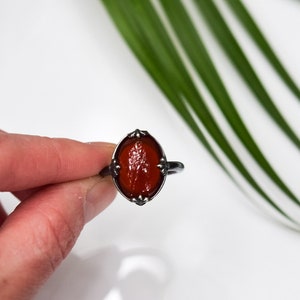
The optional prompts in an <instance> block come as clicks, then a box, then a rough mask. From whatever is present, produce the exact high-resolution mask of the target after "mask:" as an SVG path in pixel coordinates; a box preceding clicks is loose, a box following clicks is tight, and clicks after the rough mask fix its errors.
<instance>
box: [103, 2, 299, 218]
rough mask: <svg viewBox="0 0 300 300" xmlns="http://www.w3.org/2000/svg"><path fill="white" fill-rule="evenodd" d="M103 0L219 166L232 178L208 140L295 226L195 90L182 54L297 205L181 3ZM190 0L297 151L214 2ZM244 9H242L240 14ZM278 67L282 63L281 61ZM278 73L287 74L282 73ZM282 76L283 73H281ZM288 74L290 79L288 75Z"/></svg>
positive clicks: (254, 155)
mask: <svg viewBox="0 0 300 300" xmlns="http://www.w3.org/2000/svg"><path fill="white" fill-rule="evenodd" d="M102 1H103V3H104V4H105V6H106V8H107V10H108V12H109V13H110V15H111V17H112V19H113V20H114V22H115V24H116V26H117V28H118V29H119V31H120V32H121V34H122V35H123V37H124V38H125V40H126V41H127V43H128V45H129V46H130V47H131V49H132V50H133V52H134V53H135V55H136V56H137V58H138V59H139V60H140V62H141V63H142V64H143V66H144V67H145V69H146V70H147V71H148V72H149V74H150V75H151V76H152V78H153V79H154V81H155V82H156V83H157V85H158V86H159V87H160V89H161V90H162V91H163V93H164V94H165V95H166V97H167V98H168V99H169V101H170V102H171V103H172V105H173V106H174V107H175V109H176V110H177V111H178V112H179V113H180V114H181V116H182V117H183V119H184V120H185V121H186V122H187V124H188V125H189V126H190V128H191V129H192V130H193V132H194V133H195V134H196V136H197V137H198V138H199V140H200V141H201V142H202V144H203V145H204V146H205V148H206V149H207V150H208V151H209V153H210V154H211V155H212V157H213V158H214V159H215V161H216V162H217V163H218V164H219V165H220V166H221V168H222V169H223V170H224V171H225V172H226V173H227V174H228V175H229V176H230V177H231V178H232V179H233V180H235V179H234V176H232V174H231V172H230V170H229V169H228V168H227V167H226V166H225V165H224V163H223V162H222V159H221V158H220V156H219V154H217V152H216V151H215V150H214V146H213V144H212V141H211V138H212V139H213V140H214V143H215V144H216V145H218V147H219V149H221V150H222V151H223V153H224V154H225V156H226V157H227V158H228V159H229V161H230V162H231V163H232V165H233V166H234V167H235V168H236V170H238V172H239V173H240V174H241V175H242V176H243V178H244V179H245V180H246V181H247V182H248V184H249V185H250V186H252V188H253V189H254V190H255V191H256V192H257V193H258V194H259V195H260V196H261V197H262V198H263V199H264V200H265V201H266V202H267V203H269V205H270V206H271V207H272V208H273V209H274V210H275V211H277V212H278V213H279V214H281V215H282V216H284V217H285V218H286V219H288V220H289V221H291V222H292V223H294V224H298V223H297V220H295V219H294V218H293V217H291V216H290V215H289V214H288V213H287V212H286V211H285V210H284V209H283V208H281V206H280V205H279V204H278V203H277V202H276V201H275V200H274V199H272V198H271V197H270V196H269V195H268V193H267V192H266V191H265V190H264V188H263V187H262V186H261V185H260V184H259V183H258V180H257V179H255V178H254V176H253V175H252V174H251V173H250V172H249V170H248V169H247V167H246V166H245V164H244V163H243V162H242V160H241V159H240V158H239V155H238V153H236V151H235V150H234V148H233V147H232V145H231V144H230V141H229V140H228V138H227V137H226V135H225V134H224V133H223V131H222V128H221V127H220V125H219V123H218V121H217V120H216V119H215V117H214V114H213V113H212V112H211V110H210V108H209V106H208V105H207V103H206V100H205V97H204V95H203V94H202V93H201V91H200V90H199V88H197V84H196V83H195V78H194V77H193V76H192V75H191V72H190V70H189V68H188V66H187V64H186V62H185V57H183V55H184V56H186V57H187V58H188V59H189V62H190V63H191V64H192V66H193V68H194V69H195V71H196V73H197V74H198V76H199V78H200V79H201V80H202V82H203V83H204V84H205V85H206V87H207V89H208V91H209V92H210V94H211V95H212V98H213V99H214V101H215V103H216V105H217V106H218V107H219V109H220V111H221V112H222V114H223V115H224V117H225V119H226V120H227V122H228V124H229V125H230V127H231V128H232V130H233V132H234V133H235V134H236V136H237V137H238V139H239V140H240V142H241V143H242V144H243V146H244V147H245V149H247V151H248V152H249V154H250V155H251V156H252V158H253V160H254V161H255V162H256V163H257V165H258V166H260V168H261V169H262V170H263V171H264V172H265V174H266V175H267V176H268V177H269V179H270V180H272V181H273V182H274V184H275V185H276V186H277V187H278V188H279V189H280V190H281V191H282V192H283V193H284V194H285V195H286V196H287V198H288V199H290V201H292V202H293V203H294V204H296V205H300V201H299V199H298V198H297V196H296V195H295V194H294V193H293V192H292V191H291V189H290V188H289V187H288V186H287V184H286V183H284V181H283V180H282V179H281V178H280V176H279V175H278V174H277V173H276V171H275V170H274V168H273V167H272V166H271V164H270V163H269V162H268V160H267V159H266V158H265V156H264V155H263V153H262V151H261V150H260V149H259V147H258V145H257V143H256V142H255V140H254V138H253V137H252V136H251V134H250V132H249V130H248V129H247V127H246V125H245V123H244V121H243V120H242V118H241V116H240V114H239V112H238V110H237V109H236V107H235V105H234V102H233V100H232V99H231V97H230V95H229V93H228V91H227V89H226V87H225V85H224V83H223V81H222V79H221V76H220V75H219V73H218V71H217V69H216V67H215V66H214V63H213V60H212V59H211V57H210V55H209V52H208V51H207V49H206V47H205V43H204V42H203V39H202V37H201V34H200V33H199V31H198V30H197V29H196V27H195V26H194V24H193V22H192V18H191V17H190V16H189V13H188V10H186V8H185V6H184V5H183V4H182V2H181V1H179V0H160V1H156V2H155V3H153V2H151V1H139V0H102ZM229 2H230V6H231V7H232V8H233V7H235V4H234V3H235V2H239V1H237V0H235V1H229V0H228V3H229ZM195 4H196V6H197V7H198V8H199V12H200V15H202V16H203V18H204V19H205V20H206V22H207V24H208V25H209V27H210V28H211V30H212V32H213V34H214V35H215V36H216V39H217V40H218V42H219V43H220V45H221V46H222V48H223V49H224V52H225V53H226V54H227V55H228V57H229V58H230V59H231V61H232V64H233V65H234V66H235V67H236V69H237V70H238V72H239V73H240V75H241V77H242V78H243V79H244V80H245V82H246V83H247V84H248V86H249V89H250V90H252V92H253V93H254V94H255V95H256V99H257V100H258V101H259V103H260V104H261V105H262V106H263V107H264V108H265V109H266V111H267V112H268V114H269V115H270V117H271V118H272V119H273V120H274V121H275V123H276V124H277V125H278V126H279V127H280V128H281V129H282V130H283V132H284V133H285V134H286V135H287V136H288V137H289V138H290V140H291V141H292V142H293V143H294V144H295V146H296V147H298V148H299V149H300V141H299V138H298V137H297V135H296V133H295V132H294V131H293V130H292V129H291V127H290V126H289V125H288V122H286V120H285V119H284V117H283V116H282V115H281V113H280V112H279V110H278V109H277V108H276V106H275V105H274V103H273V101H272V99H271V97H270V96H269V95H268V93H267V91H266V89H265V88H264V86H263V84H262V83H261V81H260V79H259V77H258V76H257V75H256V73H255V71H254V69H253V68H252V66H251V64H250V63H249V61H248V59H247V57H246V55H245V54H244V53H243V51H242V49H241V48H240V47H239V45H238V43H237V41H236V39H235V37H234V36H233V34H232V33H231V31H230V29H229V27H228V26H227V25H226V22H225V21H224V19H223V17H222V15H221V13H220V11H219V10H218V8H217V7H216V6H215V5H214V3H213V1H207V0H195ZM240 7H242V8H243V6H238V5H237V8H239V10H235V12H236V11H238V12H239V11H240ZM245 11H246V10H243V13H244V12H245ZM240 15H241V13H238V16H240ZM247 16H248V19H250V20H251V22H252V23H251V22H249V20H248V22H247V24H250V23H251V24H254V22H253V20H252V19H251V17H250V15H249V14H247ZM166 22H167V23H166ZM255 28H257V27H255ZM172 34H174V36H175V39H176V41H175V40H174V36H172ZM253 37H255V35H253ZM182 52H183V54H182ZM267 54H268V52H267ZM267 54H266V55H267ZM277 61H278V60H277ZM275 65H276V64H275ZM277 65H278V64H277ZM280 66H282V65H281V64H280ZM281 73H282V72H281ZM283 73H284V74H287V73H286V72H285V71H284V72H283ZM284 76H285V77H286V75H284ZM288 78H290V77H289V76H288ZM288 82H289V80H288ZM199 123H200V124H201V125H200V126H199ZM208 137H209V138H208ZM236 183H237V182H236Z"/></svg>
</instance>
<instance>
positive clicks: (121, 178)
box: [114, 130, 165, 205]
mask: <svg viewBox="0 0 300 300" xmlns="http://www.w3.org/2000/svg"><path fill="white" fill-rule="evenodd" d="M114 159H115V163H116V165H117V167H118V175H117V176H116V177H115V178H114V180H115V183H116V185H117V187H118V189H119V190H120V192H121V193H122V194H123V195H124V196H125V197H127V198H128V199H130V200H131V201H134V202H136V203H137V204H139V205H143V204H145V203H146V202H147V201H149V200H151V199H152V198H153V197H154V196H155V195H156V194H157V193H158V192H159V191H160V189H161V187H162V185H163V183H164V180H165V176H164V175H163V172H162V171H161V168H160V164H161V159H165V155H164V153H163V150H162V149H161V147H160V145H159V144H158V143H157V141H156V140H155V139H154V138H153V137H152V136H151V135H150V134H149V133H148V132H147V131H140V130H136V131H134V132H133V133H131V134H129V135H128V136H127V137H126V138H125V139H123V140H122V141H121V143H120V144H119V146H118V147H117V149H116V151H115V154H114Z"/></svg>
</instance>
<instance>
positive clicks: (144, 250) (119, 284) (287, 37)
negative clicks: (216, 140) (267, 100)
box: [0, 0, 300, 300]
mask: <svg viewBox="0 0 300 300" xmlns="http://www.w3.org/2000/svg"><path fill="white" fill-rule="evenodd" d="M218 2H222V1H218ZM247 4H248V5H249V8H250V9H251V11H252V12H253V14H254V15H255V17H256V18H257V21H258V22H259V24H260V25H261V26H262V27H263V28H264V31H265V32H266V34H267V35H268V36H269V38H270V41H271V43H272V45H273V46H274V47H275V49H276V50H277V52H278V54H279V55H280V57H281V58H282V60H283V61H284V63H285V64H286V66H287V68H288V69H289V71H290V72H291V73H292V75H293V76H294V77H295V78H296V81H297V83H298V85H299V83H300V62H299V61H300V59H299V53H300V43H299V28H300V3H299V2H298V1H296V0H265V1H259V0H255V1H247ZM244 42H245V43H248V41H247V39H245V40H244ZM249 47H250V48H249V49H251V45H250V44H249ZM251 53H255V52H252V51H251ZM251 53H250V54H251ZM217 54H218V53H217ZM220 57H221V58H222V56H220ZM257 59H258V63H257V66H258V67H259V68H260V71H261V72H264V73H263V74H264V75H263V78H264V80H265V81H266V83H267V84H269V86H270V87H271V88H270V92H271V93H273V94H275V96H277V97H278V99H279V100H278V106H279V107H280V109H281V110H282V111H283V113H284V114H285V115H286V116H287V117H288V118H289V120H290V121H291V124H292V126H293V127H294V128H295V130H296V132H298V134H299V132H300V131H299V128H300V121H299V120H300V118H299V116H300V106H299V102H297V101H296V100H295V99H294V98H293V96H291V95H290V94H289V93H287V92H286V90H285V89H284V88H283V87H282V86H280V85H279V84H277V83H276V84H275V81H276V78H273V77H274V76H273V77H272V72H271V70H270V68H268V66H266V65H265V64H263V63H260V58H259V56H257ZM225 64H226V63H225ZM229 71H230V70H229ZM230 72H231V71H230ZM234 76H235V75H233V78H234ZM237 80H238V79H237ZM273 80H274V81H273ZM268 81H269V82H268ZM233 85H235V86H236V88H237V90H236V91H235V92H233V93H236V95H242V97H240V98H239V100H240V102H237V106H238V107H239V109H241V112H242V113H243V115H244V117H246V119H247V121H246V122H248V123H247V124H249V125H251V126H252V127H251V126H250V127H251V128H252V129H251V130H252V132H253V133H254V134H255V137H256V138H257V140H258V142H259V143H260V145H261V146H262V147H263V148H264V149H265V151H266V155H267V156H268V158H269V159H270V160H271V161H272V163H274V164H275V165H277V169H278V170H279V171H281V173H282V176H283V177H284V178H285V179H286V180H287V181H288V182H289V183H290V185H291V186H292V187H293V188H294V190H295V192H296V193H297V195H298V196H300V187H299V186H300V184H299V182H300V180H299V178H300V176H299V175H300V174H299V170H300V168H299V166H300V160H299V152H297V151H296V150H295V149H294V148H293V147H292V146H290V144H289V143H288V142H287V141H286V140H285V138H283V137H282V134H281V133H280V132H279V131H277V129H276V128H275V127H274V126H273V125H272V122H270V121H269V120H268V119H267V118H266V117H265V115H264V114H263V113H262V111H261V109H260V108H259V107H258V106H257V104H255V102H254V101H251V99H250V98H251V96H250V93H249V92H247V91H244V89H243V87H242V85H241V87H240V84H239V82H238V81H233ZM249 103H251V104H250V105H249ZM0 104H1V106H0V127H1V128H2V129H3V130H6V131H8V132H18V133H27V134H37V135H47V136H52V137H54V136H55V137H68V138H73V139H78V140H81V141H95V140H97V141H98V140H103V141H110V142H115V143H117V142H118V141H119V140H120V139H122V138H123V136H125V135H126V134H127V133H128V132H130V131H132V130H134V129H136V128H139V129H143V130H144V129H145V130H148V131H149V132H150V133H151V134H152V135H153V136H155V137H156V138H157V140H159V141H160V142H161V144H162V146H163V148H164V150H165V152H166V154H167V157H168V159H169V160H180V161H182V162H184V164H185V166H186V169H185V171H184V172H183V173H182V174H180V175H176V176H172V177H169V178H168V179H167V182H166V185H165V187H164V188H163V190H162V191H161V193H160V194H159V196H158V197H157V198H156V199H155V200H153V201H152V202H151V203H149V204H147V205H146V206H144V207H137V206H135V205H133V204H131V203H129V202H127V201H126V200H124V199H123V198H122V197H121V196H118V197H117V198H116V200H115V201H114V203H113V204H112V205H111V206H110V207H109V208H108V209H107V210H106V211H105V212H104V213H103V214H101V215H100V216H98V217H97V218H96V219H95V220H93V221H92V222H90V223H89V224H88V225H87V226H86V227H85V229H84V230H83V232H82V235H81V236H80V238H79V240H78V242H77V244H76V246H75V247H74V249H73V251H72V253H71V254H70V256H69V257H68V258H67V259H66V261H65V262H64V263H63V264H62V265H61V267H60V268H59V269H58V270H57V272H56V273H55V274H54V275H53V276H52V278H51V279H50V280H49V281H48V282H47V284H46V285H45V286H44V287H43V289H42V290H41V291H40V293H39V295H37V297H36V300H54V299H55V300H63V299H64V300H65V299H88V300H90V299H101V300H135V299H139V300H141V299H142V300H160V299H166V300H181V299H188V300H194V299H195V300H196V299H197V300H198V299H204V300H207V299H208V300H211V299H230V300H235V299H245V300H247V299H249V300H250V299H251V300H252V299H272V300H277V299H278V300H281V299H289V300H293V299H299V295H300V284H299V278H300V258H299V253H300V235H299V233H297V232H295V231H292V230H290V229H287V228H286V227H284V226H282V225H281V224H279V223H277V222H274V221H273V219H271V218H269V217H267V216H266V215H265V214H264V213H262V210H261V209H259V208H258V207H257V206H256V205H253V204H252V202H251V201H249V199H248V198H246V197H245V196H244V194H242V193H241V192H240V191H239V190H238V189H237V188H236V186H235V185H234V184H233V183H232V182H231V181H230V179H228V178H227V177H226V175H225V174H224V173H223V172H222V171H221V170H220V169H219V167H217V166H216V164H215V163H214V162H213V160H212V159H211V158H210V156H209V155H208V154H207V153H206V151H205V150H204V149H203V147H202V146H201V145H200V143H199V142H198V140H197V139H196V138H195V136H194V135H193V134H192V133H191V132H190V130H189V129H188V127H187V126H186V125H185V124H184V123H183V121H181V119H180V118H179V116H178V115H177V114H176V113H175V112H174V110H173V109H172V108H171V106H170V105H169V104H168V103H167V101H166V100H165V98H164V97H163V96H162V94H161V93H160V91H159V90H158V89H157V88H156V86H155V85H154V83H153V82H152V81H151V80H150V79H149V77H148V75H147V74H146V73H145V72H144V70H143V68H142V67H141V66H140V65H139V63H138V62H137V61H136V59H135V58H134V57H133V55H132V54H131V52H130V50H129V49H128V48H127V46H126V45H125V43H124V42H123V40H122V39H121V37H120V36H119V34H118V33H117V31H116V29H115V27H114V25H113V24H112V22H111V20H110V19H109V17H108V14H107V13H106V11H105V9H104V7H103V6H102V4H101V3H100V2H99V1H97V0H63V1H62V0H27V1H21V0H0ZM256 117H257V118H258V119H255V118H256ZM278 141H279V142H278ZM297 159H298V160H297ZM1 199H2V200H3V201H4V204H5V206H6V207H7V209H10V210H11V209H13V207H14V206H15V205H16V201H15V200H14V199H12V197H10V196H9V194H2V195H1Z"/></svg>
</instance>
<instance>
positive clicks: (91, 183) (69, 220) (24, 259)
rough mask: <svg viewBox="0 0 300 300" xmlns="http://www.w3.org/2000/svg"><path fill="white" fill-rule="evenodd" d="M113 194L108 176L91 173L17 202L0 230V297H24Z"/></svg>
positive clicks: (45, 276) (46, 273) (71, 244)
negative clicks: (81, 178) (91, 176)
mask: <svg viewBox="0 0 300 300" xmlns="http://www.w3.org/2000/svg"><path fill="white" fill-rule="evenodd" d="M115 193H116V191H115V188H114V186H113V184H112V182H111V179H110V178H100V177H98V176H97V177H93V178H89V179H85V180H79V181H74V182H70V183H62V184H57V185H54V186H51V187H48V188H46V189H45V190H41V191H39V192H37V193H35V194H34V195H33V196H32V197H31V198H28V199H27V200H26V201H24V202H22V203H21V204H20V205H19V206H18V207H17V209H16V210H15V211H14V212H13V213H12V214H11V215H9V216H8V217H7V219H6V222H5V223H4V224H3V226H2V227H1V229H0V245H1V251H0V270H1V272H0V299H30V297H31V296H32V294H33V293H34V291H35V289H36V288H38V287H39V286H40V285H41V284H42V282H43V281H44V280H45V279H46V278H47V277H48V276H49V275H50V274H51V273H52V272H53V270H54V269H55V268H56V267H57V265H58V264H59V263H60V262H61V261H62V260H63V259H64V257H65V256H66V255H67V254H68V253H69V251H70V249H71V248H72V246H73V245H74V243H75V241H76V239H77V237H78V235H79V233H80V231H81V229H82V227H83V225H84V224H85V223H86V222H87V221H89V220H90V219H91V218H93V217H94V216H95V215H96V214H98V213H99V212H100V211H102V210H103V209H104V208H105V207H106V206H107V205H108V204H109V203H110V202H111V201H112V199H113V198H114V197H115Z"/></svg>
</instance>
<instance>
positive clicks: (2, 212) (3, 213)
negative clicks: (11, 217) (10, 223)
mask: <svg viewBox="0 0 300 300" xmlns="http://www.w3.org/2000/svg"><path fill="white" fill-rule="evenodd" d="M6 217H7V214H6V211H5V210H4V208H3V206H2V204H1V202H0V227H1V225H2V224H3V222H4V221H5V219H6Z"/></svg>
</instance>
